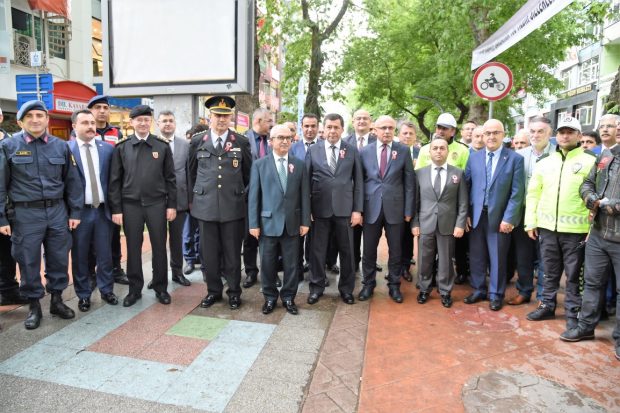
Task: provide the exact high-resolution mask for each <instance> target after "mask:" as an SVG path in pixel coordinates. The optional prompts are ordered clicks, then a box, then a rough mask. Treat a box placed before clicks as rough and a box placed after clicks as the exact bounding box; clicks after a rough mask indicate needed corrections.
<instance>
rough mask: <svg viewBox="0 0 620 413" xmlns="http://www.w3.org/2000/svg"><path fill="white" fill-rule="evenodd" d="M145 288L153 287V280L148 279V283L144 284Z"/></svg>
mask: <svg viewBox="0 0 620 413" xmlns="http://www.w3.org/2000/svg"><path fill="white" fill-rule="evenodd" d="M146 288H148V289H149V290H152V289H153V281H149V283H148V284H147V285H146Z"/></svg>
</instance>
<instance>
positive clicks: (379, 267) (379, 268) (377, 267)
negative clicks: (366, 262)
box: [375, 264, 383, 272]
mask: <svg viewBox="0 0 620 413" xmlns="http://www.w3.org/2000/svg"><path fill="white" fill-rule="evenodd" d="M375 269H376V270H377V271H379V272H381V271H383V267H382V266H380V265H379V264H376V265H375Z"/></svg>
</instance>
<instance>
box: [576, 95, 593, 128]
mask: <svg viewBox="0 0 620 413" xmlns="http://www.w3.org/2000/svg"><path fill="white" fill-rule="evenodd" d="M593 106H594V105H593V102H592V101H590V102H586V103H582V104H580V105H578V106H577V107H576V108H575V117H576V118H577V119H578V120H579V122H580V123H581V124H582V125H590V124H592V112H593Z"/></svg>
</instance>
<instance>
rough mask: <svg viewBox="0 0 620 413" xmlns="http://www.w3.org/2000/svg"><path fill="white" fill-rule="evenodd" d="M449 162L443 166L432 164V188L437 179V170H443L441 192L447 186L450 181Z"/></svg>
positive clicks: (440, 174)
mask: <svg viewBox="0 0 620 413" xmlns="http://www.w3.org/2000/svg"><path fill="white" fill-rule="evenodd" d="M447 165H448V162H445V163H444V164H443V165H435V164H434V163H431V187H433V186H434V185H435V177H436V176H437V169H435V168H441V169H440V170H439V179H441V192H443V189H444V188H445V186H446V181H447V180H448V167H447Z"/></svg>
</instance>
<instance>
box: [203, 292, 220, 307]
mask: <svg viewBox="0 0 620 413" xmlns="http://www.w3.org/2000/svg"><path fill="white" fill-rule="evenodd" d="M221 300H222V296H221V295H219V296H218V295H213V294H207V296H206V297H205V298H203V299H202V301H201V302H200V307H202V308H209V307H211V306H212V305H213V304H215V303H216V302H218V301H221Z"/></svg>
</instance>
